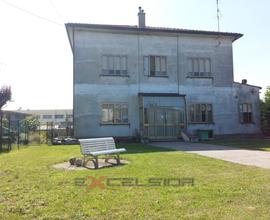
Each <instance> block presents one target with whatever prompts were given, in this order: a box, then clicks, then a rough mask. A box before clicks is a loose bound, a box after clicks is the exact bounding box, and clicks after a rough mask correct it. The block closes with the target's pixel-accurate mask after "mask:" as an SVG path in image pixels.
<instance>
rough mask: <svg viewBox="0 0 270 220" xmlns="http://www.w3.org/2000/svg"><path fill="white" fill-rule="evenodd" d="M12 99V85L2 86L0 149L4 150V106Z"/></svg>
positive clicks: (0, 100)
mask: <svg viewBox="0 0 270 220" xmlns="http://www.w3.org/2000/svg"><path fill="white" fill-rule="evenodd" d="M10 100H11V88H10V86H2V87H1V89H0V151H2V136H3V135H2V134H3V132H2V127H3V126H2V124H3V113H2V108H3V106H4V105H5V104H7V102H8V101H10Z"/></svg>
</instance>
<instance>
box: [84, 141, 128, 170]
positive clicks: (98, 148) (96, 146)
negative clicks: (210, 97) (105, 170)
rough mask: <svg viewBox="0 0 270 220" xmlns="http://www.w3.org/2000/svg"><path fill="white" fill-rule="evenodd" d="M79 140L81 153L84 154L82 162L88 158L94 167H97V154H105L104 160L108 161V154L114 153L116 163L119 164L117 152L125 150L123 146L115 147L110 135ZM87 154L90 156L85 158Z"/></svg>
mask: <svg viewBox="0 0 270 220" xmlns="http://www.w3.org/2000/svg"><path fill="white" fill-rule="evenodd" d="M79 142H80V146H81V153H82V155H83V156H84V158H83V164H84V165H86V163H87V161H88V160H92V161H93V163H94V166H95V169H97V168H98V156H100V155H106V159H105V162H108V159H109V155H114V158H115V159H116V163H117V164H120V156H119V154H120V153H122V152H125V151H126V149H125V148H120V149H116V147H115V142H114V139H113V138H112V137H106V138H89V139H79ZM89 156H91V157H92V158H91V159H88V160H87V157H89Z"/></svg>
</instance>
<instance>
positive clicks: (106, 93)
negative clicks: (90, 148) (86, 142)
mask: <svg viewBox="0 0 270 220" xmlns="http://www.w3.org/2000/svg"><path fill="white" fill-rule="evenodd" d="M138 20H139V22H138V25H137V26H128V25H100V24H79V23H68V24H66V29H67V34H68V38H69V41H70V45H71V49H72V52H73V68H74V69H73V74H74V75H73V76H74V97H73V111H74V132H75V136H76V137H103V136H114V137H134V136H140V137H141V138H145V139H150V140H154V139H171V138H172V139H175V138H179V137H180V133H181V130H183V131H186V132H187V133H188V134H193V133H197V132H198V131H203V132H204V133H203V135H206V136H213V135H232V134H254V133H260V117H259V115H260V107H259V90H260V89H261V88H260V87H258V86H252V85H248V84H247V83H246V81H245V80H244V81H243V82H242V83H235V82H234V73H233V50H232V44H233V42H234V41H235V40H237V39H239V38H240V37H242V34H239V33H227V32H214V31H199V30H186V29H173V28H159V27H158V28H157V27H148V26H145V13H144V11H143V10H141V8H140V9H139V13H138Z"/></svg>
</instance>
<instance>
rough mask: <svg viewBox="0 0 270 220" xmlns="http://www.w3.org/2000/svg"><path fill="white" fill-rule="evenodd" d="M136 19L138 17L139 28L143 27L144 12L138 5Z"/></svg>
mask: <svg viewBox="0 0 270 220" xmlns="http://www.w3.org/2000/svg"><path fill="white" fill-rule="evenodd" d="M138 19H139V28H145V13H144V10H142V7H141V6H140V7H139V13H138Z"/></svg>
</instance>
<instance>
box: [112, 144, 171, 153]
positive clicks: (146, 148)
mask: <svg viewBox="0 0 270 220" xmlns="http://www.w3.org/2000/svg"><path fill="white" fill-rule="evenodd" d="M151 144H153V143H149V144H141V143H117V144H116V146H117V148H125V149H126V150H127V151H126V152H125V153H121V154H139V153H156V152H168V151H175V150H173V149H168V148H163V147H154V146H151Z"/></svg>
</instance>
